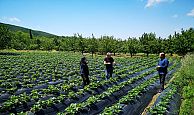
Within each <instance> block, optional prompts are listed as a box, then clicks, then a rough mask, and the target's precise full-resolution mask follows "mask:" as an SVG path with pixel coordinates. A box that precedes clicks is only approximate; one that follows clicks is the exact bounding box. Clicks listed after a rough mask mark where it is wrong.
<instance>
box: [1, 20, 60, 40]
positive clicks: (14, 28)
mask: <svg viewBox="0 0 194 115" xmlns="http://www.w3.org/2000/svg"><path fill="white" fill-rule="evenodd" d="M0 25H4V26H6V27H7V28H9V30H10V31H14V32H16V31H22V32H25V33H29V31H30V29H29V28H25V27H21V26H15V25H11V24H5V23H1V22H0ZM31 31H32V34H33V36H45V37H56V36H57V35H54V34H50V33H47V32H43V31H38V30H33V29H31Z"/></svg>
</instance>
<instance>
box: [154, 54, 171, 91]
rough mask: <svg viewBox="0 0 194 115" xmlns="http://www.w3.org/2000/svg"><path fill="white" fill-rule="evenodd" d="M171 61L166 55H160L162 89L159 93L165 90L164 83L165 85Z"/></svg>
mask: <svg viewBox="0 0 194 115" xmlns="http://www.w3.org/2000/svg"><path fill="white" fill-rule="evenodd" d="M168 64H169V61H168V59H166V58H165V54H164V53H160V60H159V62H158V66H157V71H158V74H159V77H160V86H161V89H160V90H159V92H161V91H163V90H164V83H165V77H166V74H167V68H168Z"/></svg>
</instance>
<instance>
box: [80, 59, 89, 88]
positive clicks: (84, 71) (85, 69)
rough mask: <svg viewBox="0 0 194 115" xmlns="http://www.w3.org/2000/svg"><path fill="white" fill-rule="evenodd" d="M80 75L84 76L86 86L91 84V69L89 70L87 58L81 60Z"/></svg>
mask: <svg viewBox="0 0 194 115" xmlns="http://www.w3.org/2000/svg"><path fill="white" fill-rule="evenodd" d="M80 74H81V76H82V79H83V83H84V86H85V85H88V84H89V83H90V80H89V77H88V75H89V69H88V65H87V61H86V58H85V57H83V58H81V61H80Z"/></svg>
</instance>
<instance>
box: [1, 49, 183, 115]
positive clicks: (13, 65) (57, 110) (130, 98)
mask: <svg viewBox="0 0 194 115" xmlns="http://www.w3.org/2000/svg"><path fill="white" fill-rule="evenodd" d="M81 57H82V56H81V55H80V54H78V53H67V52H20V53H8V54H4V55H0V114H2V115H7V114H10V113H13V114H21V115H23V114H35V115H44V114H45V115H48V114H49V115H55V114H58V115H62V114H65V115H73V114H79V115H94V114H101V115H115V114H120V115H128V114H131V115H135V114H141V113H142V112H143V111H144V109H145V108H146V107H147V106H148V104H149V103H150V101H151V100H152V97H153V96H154V95H155V94H157V90H158V88H159V76H158V74H157V71H156V69H155V67H156V65H157V62H158V57H149V58H147V57H134V58H128V57H125V58H124V57H114V59H115V62H116V65H115V66H114V74H113V77H112V78H110V79H108V80H107V79H106V78H105V72H104V70H105V66H104V64H103V60H104V57H103V56H95V57H94V58H92V57H91V56H89V55H87V56H86V57H87V60H88V66H89V71H90V75H89V78H90V81H91V83H90V84H89V85H87V86H85V87H84V86H83V83H82V78H81V76H80V67H79V61H80V58H81ZM168 59H169V62H170V64H169V68H168V74H167V76H166V83H167V84H168V82H169V81H170V80H171V78H173V76H174V73H175V72H176V71H177V68H179V67H180V59H178V58H175V57H168ZM176 92H177V86H175V85H171V84H170V83H169V84H168V86H167V87H166V89H165V90H164V91H163V92H162V93H161V95H160V96H159V97H158V99H157V101H156V102H155V104H154V105H153V106H152V107H150V108H149V110H148V111H147V113H146V114H148V115H150V114H176V111H174V110H176V109H178V108H179V106H180V104H179V102H178V99H176V98H177V97H179V96H178V95H176V94H175V93H176ZM174 97H176V98H174ZM173 104H176V106H174V109H173V110H172V108H171V106H172V105H173Z"/></svg>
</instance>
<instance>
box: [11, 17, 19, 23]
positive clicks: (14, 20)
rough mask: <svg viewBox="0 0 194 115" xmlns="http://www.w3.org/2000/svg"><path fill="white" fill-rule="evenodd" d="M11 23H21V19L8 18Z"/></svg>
mask: <svg viewBox="0 0 194 115" xmlns="http://www.w3.org/2000/svg"><path fill="white" fill-rule="evenodd" d="M8 19H9V21H10V22H21V20H20V19H18V18H16V17H11V18H8Z"/></svg>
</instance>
